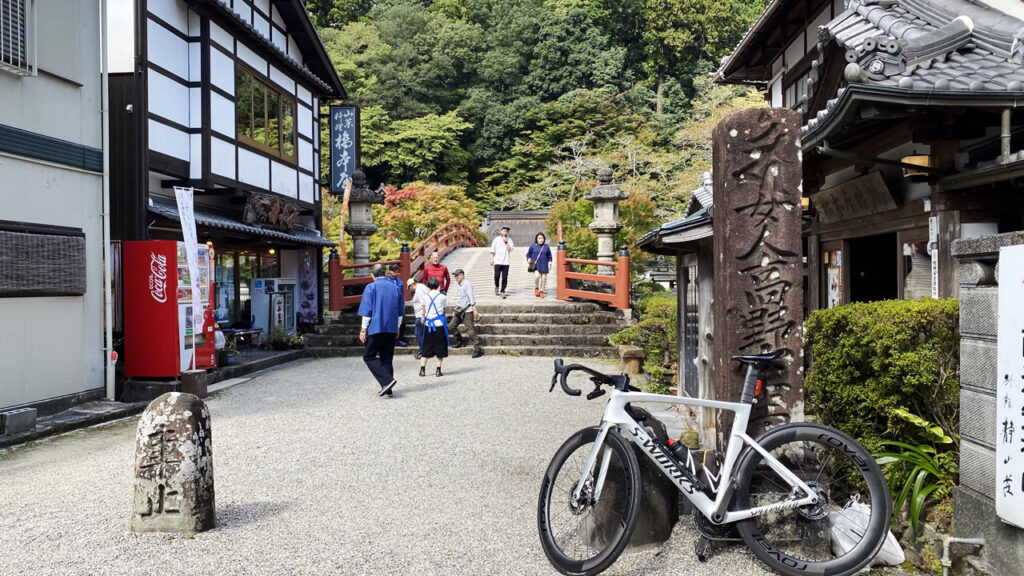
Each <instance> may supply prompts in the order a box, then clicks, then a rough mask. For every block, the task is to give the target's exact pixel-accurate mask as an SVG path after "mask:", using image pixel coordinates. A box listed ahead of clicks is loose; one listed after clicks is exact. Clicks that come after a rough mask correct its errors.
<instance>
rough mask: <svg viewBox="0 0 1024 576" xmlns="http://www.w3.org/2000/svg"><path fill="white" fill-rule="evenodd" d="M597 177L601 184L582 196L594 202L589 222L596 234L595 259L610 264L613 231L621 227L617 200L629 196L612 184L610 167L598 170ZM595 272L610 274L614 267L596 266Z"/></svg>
mask: <svg viewBox="0 0 1024 576" xmlns="http://www.w3.org/2000/svg"><path fill="white" fill-rule="evenodd" d="M597 179H598V180H600V182H601V184H600V185H598V186H595V187H594V189H593V190H591V191H590V192H587V193H586V194H584V195H583V198H584V199H586V200H590V201H591V202H593V203H594V221H593V222H591V223H590V229H591V230H593V231H594V233H595V234H597V259H598V260H600V261H602V262H608V263H609V264H612V263H614V262H615V233H616V232H618V231H619V230H620V229H621V228H622V223H621V222H619V201H621V200H625V199H626V198H629V194H626V193H625V192H623V191H622V190H621V189H620V188H619V187H618V186H616V185H615V184H612V169H611V168H601V169H600V170H598V171H597ZM597 273H598V274H601V275H603V276H612V275H614V274H615V268H613V267H611V266H598V267H597Z"/></svg>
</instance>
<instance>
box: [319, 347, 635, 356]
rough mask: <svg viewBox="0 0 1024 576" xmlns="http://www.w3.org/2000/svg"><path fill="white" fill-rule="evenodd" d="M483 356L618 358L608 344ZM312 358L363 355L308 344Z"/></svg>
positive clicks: (505, 350)
mask: <svg viewBox="0 0 1024 576" xmlns="http://www.w3.org/2000/svg"><path fill="white" fill-rule="evenodd" d="M483 350H484V356H485V357H486V356H548V357H551V358H561V357H566V358H569V357H572V358H618V354H617V353H616V351H615V348H612V347H610V346H579V347H567V346H555V347H543V346H484V347H483ZM304 351H305V352H306V354H307V355H308V356H310V357H312V358H335V357H358V356H362V355H363V348H362V346H359V347H354V346H353V347H337V348H325V347H317V346H308V347H306V349H305V350H304ZM472 353H473V349H472V348H468V347H466V348H450V349H449V350H448V354H449V355H450V356H469V355H471V354H472ZM414 354H416V347H415V346H410V347H408V348H395V355H396V356H398V355H404V356H412V355H414Z"/></svg>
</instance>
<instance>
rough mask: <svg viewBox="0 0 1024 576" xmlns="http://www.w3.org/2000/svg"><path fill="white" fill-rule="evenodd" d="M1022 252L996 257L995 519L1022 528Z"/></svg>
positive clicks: (1005, 251) (1010, 248) (1022, 249)
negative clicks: (997, 356) (997, 283)
mask: <svg viewBox="0 0 1024 576" xmlns="http://www.w3.org/2000/svg"><path fill="white" fill-rule="evenodd" d="M1021 302H1024V246H1006V247H1004V248H1002V249H1001V250H1000V251H999V308H998V310H999V348H998V350H999V360H998V366H999V374H998V377H999V381H998V382H997V383H996V514H998V515H999V518H1001V519H1002V520H1003V521H1004V522H1006V523H1008V524H1013V525H1014V526H1018V527H1021V528H1024V433H1022V428H1024V307H1022V306H1021V305H1020V303H1021Z"/></svg>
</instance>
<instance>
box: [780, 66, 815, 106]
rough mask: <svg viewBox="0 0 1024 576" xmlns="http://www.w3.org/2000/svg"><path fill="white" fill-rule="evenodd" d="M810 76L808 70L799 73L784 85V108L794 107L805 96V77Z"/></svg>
mask: <svg viewBox="0 0 1024 576" xmlns="http://www.w3.org/2000/svg"><path fill="white" fill-rule="evenodd" d="M810 77H811V73H810V71H807V72H806V73H804V74H801V75H800V76H799V77H798V78H797V79H796V80H795V81H793V83H792V84H789V85H788V86H786V89H785V91H784V92H783V101H782V103H783V105H784V106H785V107H786V108H796V107H797V106H799V105H800V103H801V102H802V101H803V100H804V98H807V79H808V78H810Z"/></svg>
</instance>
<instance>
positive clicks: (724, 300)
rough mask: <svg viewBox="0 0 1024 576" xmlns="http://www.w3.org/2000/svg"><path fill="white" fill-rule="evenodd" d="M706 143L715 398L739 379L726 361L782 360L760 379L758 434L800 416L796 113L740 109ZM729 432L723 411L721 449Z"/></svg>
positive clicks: (754, 425) (727, 396) (732, 390)
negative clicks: (710, 180) (770, 356)
mask: <svg viewBox="0 0 1024 576" xmlns="http://www.w3.org/2000/svg"><path fill="white" fill-rule="evenodd" d="M712 140H713V154H714V161H713V162H714V207H715V215H714V251H715V294H716V297H715V303H714V314H715V329H716V330H715V332H716V338H715V341H714V358H715V366H714V374H713V376H712V379H713V381H714V387H715V397H716V398H719V399H722V400H728V401H733V402H735V401H737V400H738V399H739V397H740V391H741V390H742V389H743V376H744V371H743V369H742V368H741V367H740V366H738V365H737V364H736V363H735V362H732V361H731V360H730V358H731V357H732V356H734V355H737V354H760V353H764V352H772V351H774V350H779V349H782V350H785V351H786V352H787V354H786V355H785V356H784V357H783V358H782V360H781V361H780V364H781V365H782V368H781V369H780V370H778V371H773V372H771V373H768V374H763V375H762V380H763V381H764V382H765V389H766V392H765V394H764V396H763V397H762V398H761V400H760V409H755V411H754V412H753V413H752V416H751V427H750V429H751V431H752V432H758V433H759V432H760V431H761V430H763V429H764V427H766V426H772V425H777V424H783V423H786V422H789V421H790V420H791V419H792V418H794V417H796V418H797V419H800V418H802V397H803V396H802V391H803V352H802V347H801V337H802V333H801V329H802V328H801V327H802V326H803V278H802V273H803V272H802V259H801V256H802V250H801V245H800V228H801V217H800V210H801V207H800V197H801V194H802V190H801V180H802V173H801V157H800V114H799V113H797V112H795V111H793V110H788V109H784V108H757V109H750V110H743V111H741V112H737V113H735V114H732V115H730V116H728V117H726V118H724V119H723V120H722V121H721V122H719V124H718V126H717V127H716V128H715V131H714V134H713V136H712ZM765 405H767V406H766V408H767V410H765ZM731 424H732V414H731V413H728V414H726V413H723V414H720V415H719V428H718V430H719V442H720V443H722V440H723V439H724V438H723V435H727V434H728V432H729V426H731Z"/></svg>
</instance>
